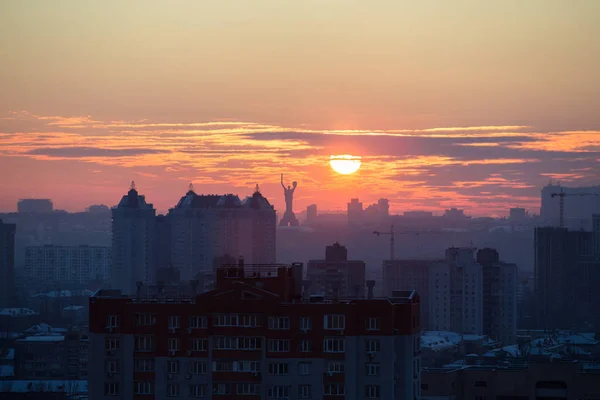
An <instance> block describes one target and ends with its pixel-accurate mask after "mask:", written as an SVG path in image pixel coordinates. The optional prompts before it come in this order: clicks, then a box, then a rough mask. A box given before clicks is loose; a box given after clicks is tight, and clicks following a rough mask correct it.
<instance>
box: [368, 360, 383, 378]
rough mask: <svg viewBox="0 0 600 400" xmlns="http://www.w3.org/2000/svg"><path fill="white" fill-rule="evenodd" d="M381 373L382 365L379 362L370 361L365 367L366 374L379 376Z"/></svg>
mask: <svg viewBox="0 0 600 400" xmlns="http://www.w3.org/2000/svg"><path fill="white" fill-rule="evenodd" d="M380 373H381V367H380V365H379V364H374V363H370V364H367V365H366V367H365V374H366V375H367V376H379V374H380Z"/></svg>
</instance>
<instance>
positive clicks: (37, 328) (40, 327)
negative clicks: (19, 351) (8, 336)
mask: <svg viewBox="0 0 600 400" xmlns="http://www.w3.org/2000/svg"><path fill="white" fill-rule="evenodd" d="M51 330H52V327H51V326H50V325H48V324H46V323H44V322H42V323H41V324H37V325H32V326H31V327H29V328H27V329H25V333H40V332H50V331H51Z"/></svg>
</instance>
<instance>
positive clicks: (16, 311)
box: [0, 308, 38, 317]
mask: <svg viewBox="0 0 600 400" xmlns="http://www.w3.org/2000/svg"><path fill="white" fill-rule="evenodd" d="M0 315H8V316H14V317H25V316H28V315H38V313H36V312H35V311H33V310H31V309H29V308H0Z"/></svg>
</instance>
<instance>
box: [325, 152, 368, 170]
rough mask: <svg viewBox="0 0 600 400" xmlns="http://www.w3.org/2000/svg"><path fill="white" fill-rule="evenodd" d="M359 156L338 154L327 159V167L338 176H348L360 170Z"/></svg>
mask: <svg viewBox="0 0 600 400" xmlns="http://www.w3.org/2000/svg"><path fill="white" fill-rule="evenodd" d="M361 160H362V159H361V157H360V156H352V155H350V154H340V155H337V156H331V157H329V165H331V168H333V170H334V171H335V172H337V173H338V174H342V175H350V174H353V173H355V172H356V171H358V170H359V169H360V165H361V163H362V161H361Z"/></svg>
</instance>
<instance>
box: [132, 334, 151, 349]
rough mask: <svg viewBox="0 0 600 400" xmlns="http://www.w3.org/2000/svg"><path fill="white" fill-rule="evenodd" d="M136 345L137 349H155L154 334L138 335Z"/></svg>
mask: <svg viewBox="0 0 600 400" xmlns="http://www.w3.org/2000/svg"><path fill="white" fill-rule="evenodd" d="M134 346H135V351H154V336H152V335H136V336H135V343H134Z"/></svg>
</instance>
